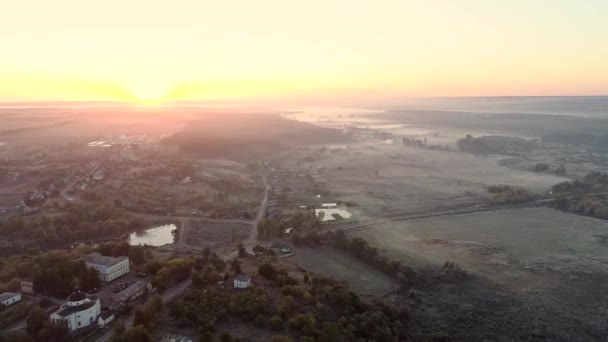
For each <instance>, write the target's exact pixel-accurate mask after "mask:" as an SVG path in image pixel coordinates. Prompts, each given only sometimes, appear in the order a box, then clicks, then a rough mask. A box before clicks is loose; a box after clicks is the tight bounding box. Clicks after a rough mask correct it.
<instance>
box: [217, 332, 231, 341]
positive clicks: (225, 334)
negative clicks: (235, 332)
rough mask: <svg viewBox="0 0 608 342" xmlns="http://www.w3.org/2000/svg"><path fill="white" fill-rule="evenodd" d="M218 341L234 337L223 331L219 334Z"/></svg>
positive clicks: (229, 339)
mask: <svg viewBox="0 0 608 342" xmlns="http://www.w3.org/2000/svg"><path fill="white" fill-rule="evenodd" d="M220 341H222V342H232V341H234V339H233V338H232V336H230V334H229V333H227V332H223V333H222V334H221V335H220Z"/></svg>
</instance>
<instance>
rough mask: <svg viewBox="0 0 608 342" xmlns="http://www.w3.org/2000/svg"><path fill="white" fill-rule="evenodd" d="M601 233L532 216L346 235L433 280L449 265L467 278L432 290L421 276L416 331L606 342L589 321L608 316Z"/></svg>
mask: <svg viewBox="0 0 608 342" xmlns="http://www.w3.org/2000/svg"><path fill="white" fill-rule="evenodd" d="M607 232H608V224H607V223H606V222H605V221H601V220H596V219H591V218H586V217H581V216H576V215H572V214H566V213H562V212H558V211H555V210H552V209H546V208H534V209H514V210H499V211H495V212H482V213H474V214H465V215H455V216H446V217H434V218H428V219H420V220H411V221H407V222H392V223H386V224H382V225H378V226H376V227H374V228H370V229H366V230H362V231H358V232H354V233H353V234H354V235H356V236H360V237H362V238H364V239H365V240H367V241H368V242H370V243H371V244H372V245H375V246H378V247H379V248H381V249H383V250H384V252H385V253H387V254H388V255H389V256H391V257H393V258H398V259H402V260H404V261H405V262H407V263H410V264H413V265H415V266H417V267H419V268H423V269H426V268H427V267H430V269H434V270H436V269H438V266H439V265H441V264H443V263H444V262H445V261H447V260H450V261H453V262H456V263H457V264H459V265H460V266H462V267H463V268H464V269H465V270H466V271H467V272H469V273H470V274H471V275H472V278H471V279H469V280H468V281H465V282H460V283H441V282H436V281H431V279H433V274H434V273H433V272H432V271H431V272H430V273H427V277H430V278H427V282H428V283H425V284H426V285H422V286H417V287H416V291H417V299H416V300H414V301H413V302H410V304H409V305H411V306H412V308H413V311H414V312H415V313H414V316H417V317H418V319H419V320H420V321H419V322H418V323H419V324H421V326H419V327H418V329H421V330H422V331H426V330H425V329H431V328H432V329H438V328H441V327H442V325H443V326H444V328H445V330H446V331H449V332H450V333H451V334H452V336H453V337H456V338H463V340H471V341H475V340H479V339H483V338H489V336H490V335H489V332H490V331H493V332H494V333H495V336H494V338H495V339H496V340H508V339H506V338H507V337H509V338H513V336H517V339H529V338H531V336H530V334H537V335H538V337H544V338H545V339H549V340H558V341H585V340H597V338H599V337H600V336H608V326H607V325H606V324H605V320H602V319H598V318H599V317H601V316H603V315H604V314H605V308H606V306H608V296H606V295H604V293H606V291H608V285H606V284H608V283H607V281H608V248H607V246H606V243H605V240H606V236H607V234H608V233H607ZM431 307H432V308H433V309H431ZM459 316H462V317H467V319H466V320H465V321H462V320H458V319H457V317H459ZM425 320H434V321H435V322H438V324H437V325H434V326H433V327H431V326H424V324H427V323H425V322H424V321H425ZM471 320H472V321H477V326H476V327H474V326H471V325H470V324H468V323H466V322H469V323H470V322H471ZM507 321H510V322H516V323H514V324H518V325H519V328H518V329H519V330H520V333H519V335H517V334H516V333H515V332H514V331H511V330H508V329H504V326H503V327H498V326H497V325H501V324H504V323H505V322H507ZM517 322H519V323H517ZM418 323H417V324H418ZM501 336H502V337H501ZM459 340H460V339H459Z"/></svg>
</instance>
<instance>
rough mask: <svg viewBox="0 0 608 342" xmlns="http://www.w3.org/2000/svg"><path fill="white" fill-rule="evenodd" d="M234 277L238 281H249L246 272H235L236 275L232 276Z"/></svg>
mask: <svg viewBox="0 0 608 342" xmlns="http://www.w3.org/2000/svg"><path fill="white" fill-rule="evenodd" d="M234 279H236V280H239V281H250V280H251V277H250V276H248V275H246V274H237V275H236V277H234Z"/></svg>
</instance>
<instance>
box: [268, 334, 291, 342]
mask: <svg viewBox="0 0 608 342" xmlns="http://www.w3.org/2000/svg"><path fill="white" fill-rule="evenodd" d="M270 342H291V338H289V337H287V336H283V335H275V336H272V337H271V338H270Z"/></svg>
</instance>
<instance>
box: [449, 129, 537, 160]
mask: <svg viewBox="0 0 608 342" xmlns="http://www.w3.org/2000/svg"><path fill="white" fill-rule="evenodd" d="M457 145H458V148H459V149H460V150H461V151H464V152H469V153H474V154H505V155H520V154H523V153H527V152H530V151H532V150H533V149H534V148H535V147H536V146H537V142H536V141H535V140H525V139H522V138H517V137H507V136H500V135H488V136H483V137H479V138H475V137H473V136H472V135H470V134H467V135H466V136H465V137H464V138H462V139H459V140H458V141H457Z"/></svg>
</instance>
